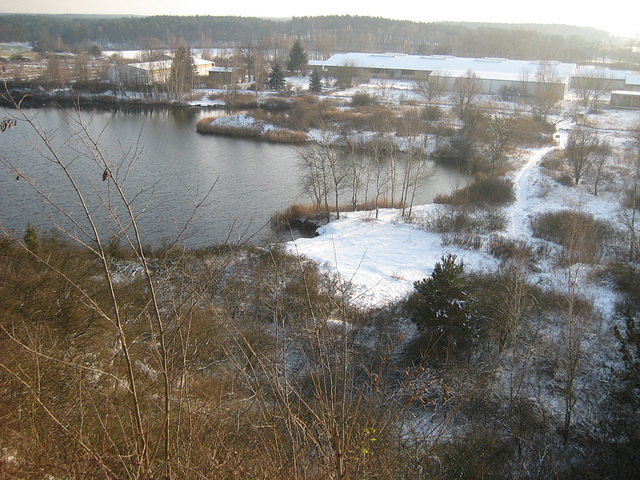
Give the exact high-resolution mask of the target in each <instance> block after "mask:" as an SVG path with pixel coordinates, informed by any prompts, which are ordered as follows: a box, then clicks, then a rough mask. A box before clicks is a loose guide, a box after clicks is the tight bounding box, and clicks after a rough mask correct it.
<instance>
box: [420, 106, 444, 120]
mask: <svg viewBox="0 0 640 480" xmlns="http://www.w3.org/2000/svg"><path fill="white" fill-rule="evenodd" d="M441 118H442V109H441V108H440V107H438V106H436V105H428V106H426V107H424V108H423V109H422V119H423V120H425V121H427V122H437V121H438V120H440V119H441Z"/></svg>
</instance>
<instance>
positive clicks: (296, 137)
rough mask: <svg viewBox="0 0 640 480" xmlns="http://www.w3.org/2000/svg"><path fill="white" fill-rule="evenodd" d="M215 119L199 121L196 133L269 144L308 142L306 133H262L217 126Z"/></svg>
mask: <svg viewBox="0 0 640 480" xmlns="http://www.w3.org/2000/svg"><path fill="white" fill-rule="evenodd" d="M213 120H214V118H211V117H207V118H203V119H201V120H199V121H198V123H197V124H196V131H197V132H198V133H203V134H210V135H225V136H229V137H238V138H255V139H258V140H264V141H267V142H276V143H291V144H301V143H305V142H307V141H308V138H307V135H306V134H305V133H304V132H296V131H292V130H267V131H265V132H263V131H262V128H260V127H243V126H232V125H217V124H212V123H211V122H212V121H213Z"/></svg>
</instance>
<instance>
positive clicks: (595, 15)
mask: <svg viewBox="0 0 640 480" xmlns="http://www.w3.org/2000/svg"><path fill="white" fill-rule="evenodd" d="M599 3H600V2H599ZM630 3H631V2H629V4H628V6H627V7H626V11H625V7H623V6H622V4H618V3H616V4H607V3H604V4H603V6H598V7H595V6H593V4H589V5H587V2H585V1H584V0H563V1H560V2H559V1H555V0H537V1H530V2H517V1H515V0H486V1H484V2H481V1H478V0H455V1H451V0H449V1H447V0H444V1H438V0H436V1H433V0H432V1H419V0H418V1H416V0H412V1H406V0H401V1H395V2H394V1H382V2H378V1H376V2H375V5H374V4H372V3H370V2H369V1H367V0H356V1H353V0H352V1H348V2H347V1H344V0H342V1H340V0H321V1H308V0H306V1H305V0H302V1H300V0H298V1H296V2H277V1H275V2H272V1H268V0H244V1H242V2H234V1H220V0H207V1H204V0H187V1H176V0H136V1H131V0H109V1H104V0H101V1H96V0H63V1H55V0H54V1H52V0H23V1H19V2H15V1H14V2H10V1H8V0H2V1H1V4H0V13H94V14H95V13H99V14H125V15H215V16H218V15H238V16H253V17H272V18H274V17H276V18H277V17H300V16H316V15H361V16H373V17H385V18H393V19H402V20H414V21H418V22H437V21H454V22H495V23H561V24H567V25H578V26H589V27H596V28H600V29H602V30H606V31H608V32H610V33H611V34H613V35H622V36H632V35H635V36H640V21H639V20H638V18H639V17H638V13H639V10H640V8H638V7H631V6H630Z"/></svg>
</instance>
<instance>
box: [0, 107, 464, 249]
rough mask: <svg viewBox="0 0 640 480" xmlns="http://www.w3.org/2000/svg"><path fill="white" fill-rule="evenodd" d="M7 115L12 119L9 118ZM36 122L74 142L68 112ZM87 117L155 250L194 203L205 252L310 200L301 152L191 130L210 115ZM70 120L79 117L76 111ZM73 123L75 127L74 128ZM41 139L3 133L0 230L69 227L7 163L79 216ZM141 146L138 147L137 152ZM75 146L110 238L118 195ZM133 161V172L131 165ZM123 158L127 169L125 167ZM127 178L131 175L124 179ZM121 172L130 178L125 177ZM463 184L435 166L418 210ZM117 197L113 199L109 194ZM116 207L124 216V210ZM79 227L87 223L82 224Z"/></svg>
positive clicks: (193, 242) (258, 236)
mask: <svg viewBox="0 0 640 480" xmlns="http://www.w3.org/2000/svg"><path fill="white" fill-rule="evenodd" d="M2 113H3V118H4V117H5V116H7V115H11V114H13V113H14V112H11V111H4V112H2ZM28 113H29V115H30V116H31V115H36V118H37V121H38V122H39V123H40V124H41V125H42V128H43V130H45V131H47V132H48V133H49V134H50V135H52V137H53V143H54V144H55V146H56V147H60V146H62V145H63V143H64V142H67V141H68V139H69V137H70V126H69V125H68V124H67V122H68V119H69V118H68V117H67V116H66V115H68V114H69V113H66V112H65V111H61V110H57V109H53V108H46V109H40V110H33V111H29V112H28ZM81 114H82V118H83V120H84V122H85V123H88V124H89V131H90V132H91V133H92V135H93V137H94V138H96V139H97V140H98V141H97V143H98V144H99V145H100V146H101V149H102V151H103V152H105V153H106V154H108V155H109V158H110V159H111V161H112V162H114V163H116V164H118V163H122V164H123V166H122V168H121V169H120V176H119V177H118V178H119V180H120V181H121V182H123V183H124V185H125V190H126V192H127V194H128V195H129V198H132V199H134V200H133V205H134V209H135V211H136V212H141V211H143V210H144V213H143V214H142V215H141V216H140V221H139V223H140V227H141V230H142V235H143V238H144V241H145V242H146V243H151V244H155V245H157V244H159V243H160V242H161V241H162V240H163V239H171V238H174V237H175V235H176V232H178V231H179V230H181V229H182V228H183V226H184V224H185V222H186V220H187V219H188V218H189V217H190V215H191V212H192V211H193V206H194V202H200V201H202V198H203V196H204V194H205V193H206V192H207V191H208V190H209V189H211V188H212V187H213V189H212V190H211V194H210V196H209V197H208V199H207V200H206V201H205V202H204V203H203V204H202V206H201V207H200V209H199V210H198V212H197V214H196V216H195V217H194V221H193V224H192V225H193V228H191V229H190V230H189V235H188V236H187V244H188V245H189V246H206V245H210V244H214V243H223V242H227V241H231V242H234V243H235V242H238V241H242V240H247V239H249V238H251V239H252V241H254V242H255V243H259V242H262V241H265V240H267V239H269V238H271V237H272V232H271V231H270V229H269V218H270V217H271V215H272V214H273V213H274V212H276V211H277V210H282V209H284V208H286V207H287V206H289V205H290V204H292V203H294V202H303V203H308V201H309V199H308V197H307V196H306V195H304V194H302V192H301V189H300V184H299V178H300V171H299V168H298V165H297V161H298V150H297V147H292V146H288V145H274V144H269V143H264V142H256V141H251V140H242V139H234V138H226V137H218V136H212V135H200V134H198V133H196V131H195V124H196V122H197V120H199V119H200V118H202V117H203V116H211V115H212V112H211V111H209V112H207V111H199V110H188V111H185V110H178V111H157V110H155V111H151V112H141V111H136V112H132V111H115V112H113V111H98V110H94V111H83V112H82V113H81ZM71 115H75V114H73V113H71ZM73 126H74V124H73V122H72V127H73ZM40 145H41V144H38V142H37V138H36V136H35V135H34V132H33V131H32V130H31V129H30V127H29V126H28V125H26V124H24V123H19V124H18V125H17V127H16V128H14V129H12V130H10V131H6V132H4V133H2V134H0V155H1V157H2V159H3V161H2V164H1V165H0V221H1V222H2V224H3V226H4V227H5V228H8V229H13V230H14V231H15V232H18V233H20V232H22V231H23V230H24V228H25V226H26V224H27V222H28V221H29V222H31V223H32V224H34V225H36V226H37V227H38V228H39V230H40V231H43V230H45V231H46V230H48V229H50V228H51V221H54V222H58V223H62V224H64V225H66V226H67V227H68V226H70V225H71V224H70V220H69V219H66V218H64V217H63V216H61V215H60V213H59V212H58V211H56V209H54V208H51V207H45V206H44V202H43V199H42V198H41V197H40V196H39V195H38V194H37V193H36V192H35V191H34V190H33V189H32V188H30V187H29V186H28V185H26V184H25V183H24V182H23V181H17V180H16V175H15V173H14V172H12V171H11V170H10V168H8V167H7V165H6V164H7V162H8V163H11V164H12V165H15V166H18V167H19V169H20V170H21V172H23V173H24V174H27V175H29V177H30V178H33V179H34V181H35V185H36V186H37V187H38V188H40V190H41V192H42V194H44V195H47V196H49V197H50V198H51V199H53V200H54V201H55V202H57V203H58V204H59V205H60V207H61V208H62V209H64V210H66V211H70V212H72V213H73V214H74V215H79V214H81V208H80V205H79V203H78V198H77V196H76V195H75V194H74V192H73V190H72V189H71V188H70V186H69V181H68V179H66V178H65V176H64V174H63V172H61V171H60V169H59V168H56V167H55V166H54V165H53V164H52V163H51V162H49V161H47V160H46V159H44V158H43V157H42V156H41V155H39V154H38V151H37V148H38V146H40ZM136 145H138V146H139V149H138V150H136ZM78 151H85V152H86V149H82V148H81V146H80V145H78V144H77V142H75V141H71V142H70V144H68V145H66V146H65V148H63V149H62V150H61V152H62V158H63V159H64V161H65V163H66V164H67V165H69V170H70V172H71V173H72V174H73V175H74V176H75V178H76V180H77V181H78V184H79V186H80V188H81V189H82V190H83V191H84V192H85V194H86V199H87V200H86V201H87V202H88V203H89V205H90V206H91V208H96V210H95V212H96V216H97V217H96V218H98V220H99V221H100V223H101V229H102V230H103V232H104V235H110V234H111V232H112V231H113V227H110V226H109V225H110V224H111V222H110V221H109V219H108V218H107V217H106V216H105V215H104V214H102V213H100V212H103V211H104V209H101V208H98V207H99V205H100V202H101V201H109V200H108V199H109V198H110V197H109V195H110V194H111V195H113V193H114V191H113V186H112V182H111V181H110V180H107V181H104V182H103V181H102V173H103V169H102V168H101V167H100V166H99V165H98V164H97V163H96V162H95V161H94V160H93V159H92V158H91V156H87V155H80V156H79V155H77V152H78ZM130 160H135V161H133V162H132V164H131V168H130V169H128V168H126V165H128V164H127V162H128V161H130ZM123 161H124V163H123ZM127 172H128V173H127ZM125 173H127V174H126V176H125ZM459 183H460V177H459V176H458V175H457V174H456V173H455V172H451V171H448V170H446V169H439V170H438V172H437V176H436V178H435V180H434V181H433V182H431V184H430V185H429V186H428V187H426V188H424V189H423V190H422V191H421V192H420V193H419V195H418V198H417V200H416V202H415V203H416V204H419V203H427V202H429V201H431V200H432V198H433V197H434V196H435V195H436V194H437V193H442V192H448V191H450V190H451V189H452V188H453V187H454V186H457V185H458V184H459ZM111 198H113V197H111ZM113 205H114V206H117V208H118V211H119V212H122V208H123V207H122V205H118V204H117V202H115V201H114V203H113ZM78 218H80V220H78V222H79V226H85V225H86V222H84V221H83V220H82V218H81V215H80V217H78Z"/></svg>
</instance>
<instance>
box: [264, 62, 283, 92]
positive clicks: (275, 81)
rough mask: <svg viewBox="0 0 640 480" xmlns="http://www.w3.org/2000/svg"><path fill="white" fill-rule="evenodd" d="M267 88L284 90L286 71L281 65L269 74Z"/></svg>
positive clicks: (274, 67) (277, 65) (276, 65)
mask: <svg viewBox="0 0 640 480" xmlns="http://www.w3.org/2000/svg"><path fill="white" fill-rule="evenodd" d="M267 88H269V89H271V90H282V89H283V88H284V71H283V70H282V67H281V66H280V65H279V64H277V63H276V64H275V65H274V66H273V68H272V69H271V72H270V73H269V79H268V80H267Z"/></svg>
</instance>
